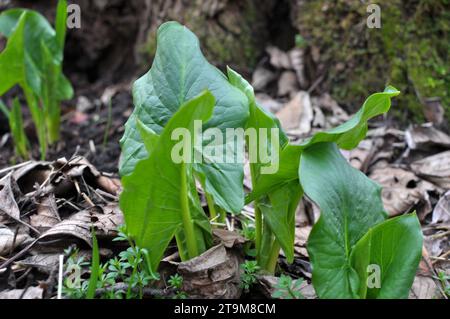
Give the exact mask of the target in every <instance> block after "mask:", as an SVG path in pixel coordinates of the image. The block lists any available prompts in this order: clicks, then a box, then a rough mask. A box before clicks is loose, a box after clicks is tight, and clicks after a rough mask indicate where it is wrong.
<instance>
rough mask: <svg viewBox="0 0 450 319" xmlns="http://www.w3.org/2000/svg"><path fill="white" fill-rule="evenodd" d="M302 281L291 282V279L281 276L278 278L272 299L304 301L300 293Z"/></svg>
mask: <svg viewBox="0 0 450 319" xmlns="http://www.w3.org/2000/svg"><path fill="white" fill-rule="evenodd" d="M303 282H304V280H303V279H297V280H292V278H291V277H289V276H286V275H281V277H280V278H278V283H277V284H276V286H275V291H274V292H273V293H272V298H275V299H304V298H305V297H304V296H303V294H302V292H301V286H302V284H303Z"/></svg>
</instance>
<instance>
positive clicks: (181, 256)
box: [175, 232, 189, 261]
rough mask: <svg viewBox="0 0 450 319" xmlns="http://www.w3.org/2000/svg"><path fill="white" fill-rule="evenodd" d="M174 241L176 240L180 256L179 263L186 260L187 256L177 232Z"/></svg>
mask: <svg viewBox="0 0 450 319" xmlns="http://www.w3.org/2000/svg"><path fill="white" fill-rule="evenodd" d="M175 239H176V242H177V247H178V254H179V255H180V259H181V261H186V260H188V259H189V258H188V256H187V253H186V250H185V249H184V247H183V241H182V240H181V238H180V235H179V233H178V232H177V233H176V234H175Z"/></svg>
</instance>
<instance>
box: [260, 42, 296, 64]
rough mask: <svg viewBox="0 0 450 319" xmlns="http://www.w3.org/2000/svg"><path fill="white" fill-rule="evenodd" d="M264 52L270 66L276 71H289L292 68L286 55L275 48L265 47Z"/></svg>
mask: <svg viewBox="0 0 450 319" xmlns="http://www.w3.org/2000/svg"><path fill="white" fill-rule="evenodd" d="M266 51H267V53H268V54H269V57H270V64H271V65H272V66H273V67H275V68H277V69H290V68H291V67H292V66H291V60H290V59H289V55H288V53H286V52H284V51H282V50H280V49H279V48H277V47H275V46H269V47H267V48H266Z"/></svg>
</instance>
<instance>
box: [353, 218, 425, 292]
mask: <svg viewBox="0 0 450 319" xmlns="http://www.w3.org/2000/svg"><path fill="white" fill-rule="evenodd" d="M422 242H423V237H422V230H421V227H420V223H419V220H418V219H417V216H416V215H415V214H410V215H403V216H400V217H396V218H392V219H389V220H387V221H385V222H383V223H381V224H378V225H376V226H375V227H373V228H371V229H370V230H369V231H368V232H367V233H366V234H365V235H364V237H362V238H361V239H360V240H359V241H358V243H357V244H356V246H355V247H354V249H353V251H352V255H351V258H352V265H353V267H354V268H355V270H356V271H357V272H358V274H359V277H360V283H361V284H360V287H359V290H358V294H359V297H360V298H370V299H374V298H380V299H400V298H408V294H409V290H410V289H411V286H412V283H413V281H414V277H415V275H416V271H417V267H418V265H419V262H420V258H421V256H422ZM378 271H379V273H377V272H378ZM368 284H369V287H368Z"/></svg>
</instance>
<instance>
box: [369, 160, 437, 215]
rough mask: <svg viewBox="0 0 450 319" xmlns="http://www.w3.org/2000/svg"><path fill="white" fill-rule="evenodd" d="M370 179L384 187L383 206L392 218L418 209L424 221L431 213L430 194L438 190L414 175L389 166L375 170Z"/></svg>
mask: <svg viewBox="0 0 450 319" xmlns="http://www.w3.org/2000/svg"><path fill="white" fill-rule="evenodd" d="M369 177H370V178H371V179H373V180H374V181H376V182H378V183H379V184H380V185H381V186H382V187H383V189H382V199H383V204H384V207H385V208H386V211H387V212H388V213H389V215H390V216H397V215H401V214H404V213H408V212H411V211H412V210H413V209H416V210H417V211H418V215H419V218H420V219H421V220H423V219H424V218H425V216H426V215H427V214H429V213H430V212H431V209H432V208H431V203H430V199H429V195H428V192H433V191H436V188H435V187H434V186H433V185H432V184H430V183H428V182H426V181H423V180H421V179H420V178H419V177H417V176H416V175H415V174H414V173H412V172H409V171H406V170H404V169H401V168H395V167H389V166H388V167H384V168H377V169H375V170H373V171H372V173H371V174H370V175H369Z"/></svg>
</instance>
